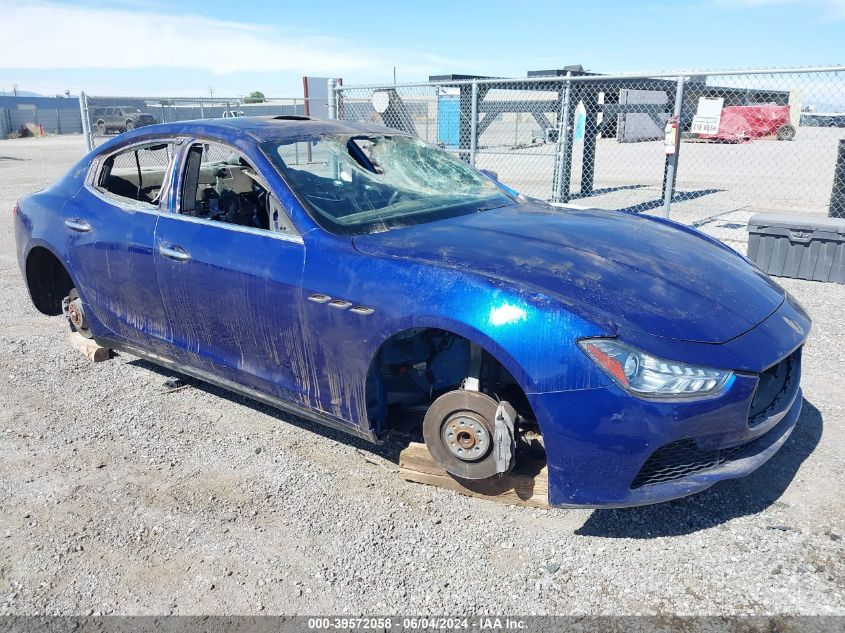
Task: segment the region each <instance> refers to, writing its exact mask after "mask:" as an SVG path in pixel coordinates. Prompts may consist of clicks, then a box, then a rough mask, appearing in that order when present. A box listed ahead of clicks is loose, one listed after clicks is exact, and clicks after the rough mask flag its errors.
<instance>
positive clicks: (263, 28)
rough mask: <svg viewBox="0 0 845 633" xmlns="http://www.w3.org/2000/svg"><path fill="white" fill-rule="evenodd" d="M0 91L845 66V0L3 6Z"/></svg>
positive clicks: (11, 2)
mask: <svg viewBox="0 0 845 633" xmlns="http://www.w3.org/2000/svg"><path fill="white" fill-rule="evenodd" d="M0 15H2V16H3V20H2V22H0V90H5V91H9V90H11V88H12V85H13V84H17V86H18V88H19V89H21V90H31V91H34V92H39V93H44V94H53V93H58V92H63V91H64V90H66V89H67V90H70V91H71V92H73V93H77V92H78V91H79V90H80V89H83V90H86V91H88V92H89V93H92V94H114V95H143V94H155V95H164V94H166V95H173V96H200V95H207V94H208V92H209V86H211V87H212V88H213V90H214V93H215V95H221V96H222V95H225V96H239V95H243V94H245V93H248V92H250V91H252V90H262V91H263V92H264V93H265V94H267V95H268V96H270V95H273V96H300V95H301V94H302V79H301V78H302V75H304V74H308V75H317V76H329V75H337V76H341V77H343V78H344V81H345V83H347V84H350V83H362V82H363V83H381V82H386V81H389V80H391V78H392V74H393V67H394V66H395V67H396V72H397V76H398V79H399V80H400V81H414V80H420V79H426V78H427V76H428V75H429V74H437V73H447V72H454V73H470V74H485V75H496V76H515V77H518V76H524V75H525V72H526V71H527V70H530V69H546V68H560V67H562V66H564V65H566V64H578V63H580V64H582V65H584V67H585V68H587V69H589V70H594V71H599V72H615V71H616V72H634V71H657V70H674V69H682V68H683V69H708V68H720V69H721V68H748V67H773V66H802V65H818V64H820V65H829V64H837V63H843V62H845V54H843V53H845V0H691V1H689V2H681V1H671V0H645V1H644V2H634V1H629V2H626V1H624V0H618V1H613V0H605V1H600V0H595V1H592V2H591V1H590V0H583V1H582V2H553V1H552V0H529V1H517V0H483V1H479V2H474V1H473V2H470V1H461V0H450V1H446V0H426V1H425V2H420V1H417V2H402V1H400V0H394V1H392V2H388V1H383V0H369V1H367V2H350V1H349V0H342V1H321V0H313V1H312V2H302V1H301V0H300V1H297V2H286V1H276V2H274V1H270V0H227V1H226V2H216V1H214V0H202V1H200V0H183V1H181V2H178V3H169V2H163V1H161V0H112V1H111V2H107V3H104V2H101V1H98V2H92V1H89V0H77V1H75V2H72V1H55V2H39V1H37V0H36V1H35V2H25V1H24V0H0Z"/></svg>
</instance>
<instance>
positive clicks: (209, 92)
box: [208, 86, 214, 99]
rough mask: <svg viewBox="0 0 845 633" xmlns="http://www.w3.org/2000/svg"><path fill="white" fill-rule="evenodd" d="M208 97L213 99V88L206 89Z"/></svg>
mask: <svg viewBox="0 0 845 633" xmlns="http://www.w3.org/2000/svg"><path fill="white" fill-rule="evenodd" d="M208 96H209V97H211V98H212V99H214V86H209V87H208Z"/></svg>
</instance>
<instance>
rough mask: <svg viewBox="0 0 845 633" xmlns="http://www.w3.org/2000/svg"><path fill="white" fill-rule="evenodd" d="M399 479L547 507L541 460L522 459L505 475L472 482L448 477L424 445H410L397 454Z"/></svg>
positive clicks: (543, 468)
mask: <svg viewBox="0 0 845 633" xmlns="http://www.w3.org/2000/svg"><path fill="white" fill-rule="evenodd" d="M399 476H400V477H401V478H402V479H404V480H405V481H413V482H416V483H420V484H428V485H429V486H438V487H440V488H445V489H447V490H453V491H455V492H459V493H461V494H465V495H469V496H472V497H482V498H484V499H490V500H491V501H498V502H499V503H506V504H510V505H518V506H526V507H530V508H548V507H549V495H548V492H549V478H548V471H547V470H546V463H545V462H544V461H543V460H542V459H536V458H525V459H521V460H519V462H518V463H517V465H516V466H515V467H514V469H513V470H512V471H511V472H509V473H507V474H506V475H502V476H501V477H493V478H490V479H482V480H478V481H471V480H467V479H458V478H456V477H454V476H453V475H450V474H449V473H447V472H446V471H445V470H444V469H443V467H442V466H440V464H438V463H437V462H435V461H434V459H432V457H431V454H430V453H429V452H428V449H427V448H426V447H425V444H420V443H417V442H411V444H409V445H408V447H407V448H406V449H404V450H403V451H402V452H401V453H400V454H399Z"/></svg>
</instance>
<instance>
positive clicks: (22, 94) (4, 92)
mask: <svg viewBox="0 0 845 633" xmlns="http://www.w3.org/2000/svg"><path fill="white" fill-rule="evenodd" d="M14 96H15V93H14V92H12V91H11V90H0V97H14ZM18 96H19V97H44V96H46V95H42V94H40V93H38V92H30V91H29V90H18Z"/></svg>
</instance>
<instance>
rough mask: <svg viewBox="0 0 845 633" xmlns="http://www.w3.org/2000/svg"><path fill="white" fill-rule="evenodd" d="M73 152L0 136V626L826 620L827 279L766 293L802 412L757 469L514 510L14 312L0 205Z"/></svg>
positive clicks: (841, 431)
mask: <svg viewBox="0 0 845 633" xmlns="http://www.w3.org/2000/svg"><path fill="white" fill-rule="evenodd" d="M82 148H83V144H82V140H81V139H80V138H78V137H76V138H74V137H64V138H54V139H23V140H16V141H0V295H1V296H2V297H3V302H2V308H0V394H2V407H0V438H1V439H0V450H2V460H0V543H1V544H2V545H0V613H2V614H41V613H50V614H54V613H55V614H58V613H61V614H89V613H120V614H163V613H180V614H188V613H191V614H196V613H228V614H231V613H243V614H246V613H285V614H291V613H312V614H313V613H323V612H324V613H361V612H369V613H372V612H382V613H440V614H455V613H466V612H471V613H472V612H474V613H480V612H498V613H520V614H530V613H540V614H543V613H559V614H586V613H602V614H616V613H657V614H662V613H670V612H673V613H674V612H677V613H684V614H704V613H707V614H718V613H738V614H745V613H755V614H756V613H807V614H810V613H819V614H825V613H836V614H845V556H843V554H845V548H843V544H845V540H843V539H845V516H843V515H844V514H845V512H843V508H845V460H843V448H845V397H843V396H845V387H843V382H845V370H843V367H845V328H843V305H845V287H843V286H836V285H831V284H821V283H813V282H802V281H790V280H784V282H783V285H784V286H786V287H787V288H788V289H789V290H790V291H791V292H793V293H794V294H795V295H796V296H797V297H798V299H799V300H800V301H801V302H802V303H803V304H804V306H805V307H806V308H807V309H808V310H809V312H810V314H811V315H812V317H813V319H814V330H813V333H812V336H811V339H810V341H809V343H808V345H807V348H806V352H805V357H804V358H805V361H804V362H805V365H804V367H805V379H804V389H805V398H806V401H805V404H804V412H803V414H802V416H801V420H800V421H799V425H798V427H797V429H796V431H795V432H794V433H793V435H792V437H791V438H790V440H789V441H788V443H787V444H786V445H785V447H784V448H783V449H782V450H781V451H780V453H779V454H777V455H776V456H775V457H774V458H773V459H772V460H771V461H770V462H769V463H768V464H767V465H765V466H764V467H763V468H761V469H760V470H759V471H757V472H756V473H754V474H753V475H752V476H750V477H748V478H745V479H743V480H737V481H732V482H725V483H721V484H718V485H716V486H714V487H713V488H711V489H710V490H708V491H706V492H704V493H702V494H699V495H696V496H693V497H691V498H688V499H685V500H681V501H677V502H672V503H667V504H662V505H658V506H651V507H646V508H639V509H631V510H616V511H590V510H577V511H576V510H552V511H539V510H528V509H521V508H511V507H506V506H501V505H498V504H495V503H490V502H487V501H483V500H477V499H471V498H466V497H462V496H459V495H455V494H453V493H449V492H445V491H439V490H436V489H433V488H429V487H425V486H420V485H415V484H409V483H403V482H401V481H400V480H399V479H398V477H397V475H396V474H395V473H394V472H392V471H395V469H396V465H395V461H396V459H397V450H398V445H396V444H389V445H387V446H385V447H379V448H375V447H372V446H369V445H366V444H364V443H362V442H358V441H356V440H351V439H349V438H347V437H345V436H340V435H339V434H336V433H335V432H333V431H330V430H325V429H320V428H317V427H315V426H314V425H312V424H311V423H308V422H304V421H301V420H298V419H295V418H291V417H290V416H288V415H286V414H283V413H279V412H277V411H275V410H272V409H269V408H267V407H264V406H261V405H257V404H254V403H251V402H249V401H246V400H244V399H242V398H240V397H237V396H233V395H231V394H228V393H226V392H224V391H222V390H219V389H217V388H214V387H210V386H205V385H202V384H199V385H197V386H195V387H189V388H186V389H183V390H180V391H177V392H174V393H170V394H164V393H163V391H164V386H163V382H164V380H165V378H166V377H167V375H168V374H167V373H166V372H163V371H161V370H158V369H156V368H155V367H153V366H151V365H149V364H147V363H145V362H143V361H140V360H138V359H135V358H133V357H131V356H128V355H121V356H120V357H118V358H116V359H114V360H111V361H109V362H106V363H100V364H97V365H92V364H90V363H89V362H88V361H86V360H85V359H83V358H82V357H81V356H80V355H79V354H78V353H77V352H75V351H73V350H71V349H70V348H69V347H68V345H67V342H66V335H67V328H66V325H65V323H64V322H63V320H62V319H61V318H46V317H43V316H41V315H39V314H38V313H37V312H36V311H35V310H34V308H33V307H32V306H31V304H30V302H29V299H28V297H27V293H26V290H25V288H24V285H23V282H22V280H21V276H20V271H19V270H18V266H17V261H16V259H15V255H14V243H13V236H12V234H11V229H10V227H11V219H12V215H11V208H12V206H13V204H14V202H15V200H16V199H17V197H19V196H21V195H22V194H25V193H27V192H30V191H33V190H35V189H38V188H39V187H41V186H43V185H45V184H47V183H48V182H50V181H52V180H53V179H55V178H56V177H57V176H59V175H60V174H61V173H62V172H63V171H64V170H65V169H67V167H68V166H69V165H70V164H71V162H72V161H73V160H75V159H76V158H78V157H79V156H81V154H82V153H83V149H82ZM372 462H375V463H372Z"/></svg>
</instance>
